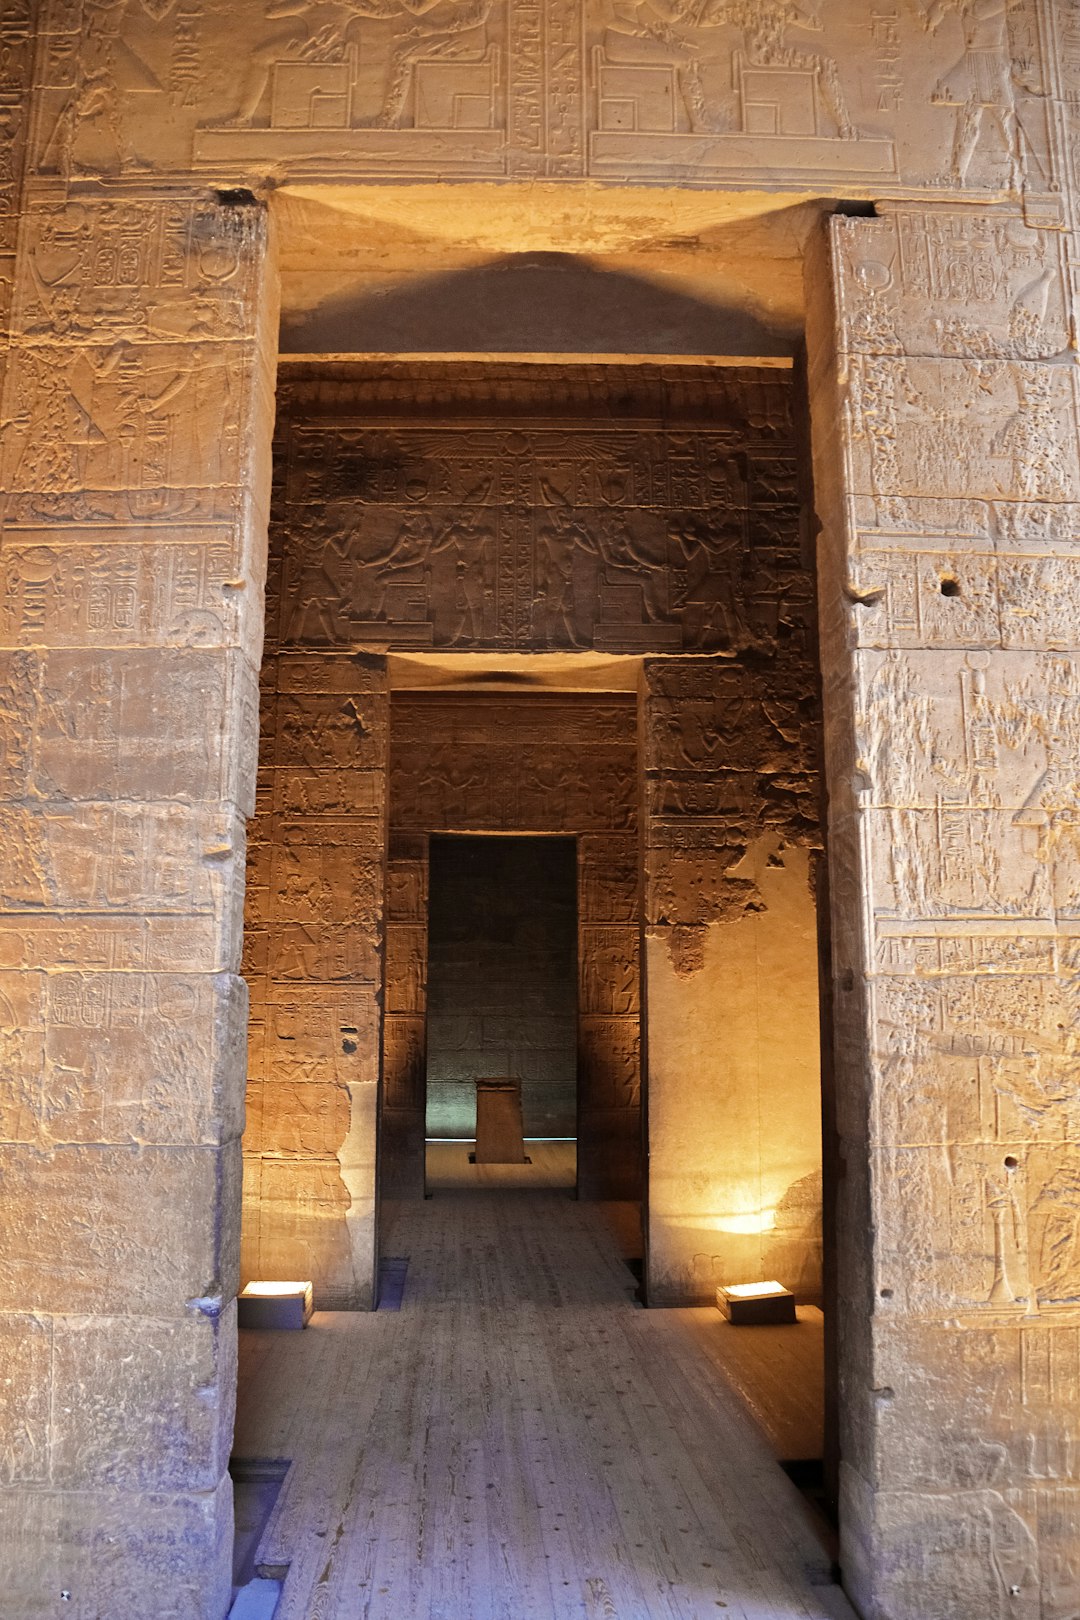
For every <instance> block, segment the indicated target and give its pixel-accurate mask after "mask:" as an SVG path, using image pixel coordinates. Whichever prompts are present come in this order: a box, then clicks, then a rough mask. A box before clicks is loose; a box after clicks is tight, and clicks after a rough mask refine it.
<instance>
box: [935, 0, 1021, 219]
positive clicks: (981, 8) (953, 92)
mask: <svg viewBox="0 0 1080 1620" xmlns="http://www.w3.org/2000/svg"><path fill="white" fill-rule="evenodd" d="M1020 4H1022V0H930V5H929V6H928V7H927V8H926V10H925V11H923V12H922V21H923V26H924V27H925V28H927V29H928V30H929V31H930V32H931V33H936V32H937V30H938V28H939V27H940V26H941V24H942V22H943V21H944V20H945V18H946V17H947V16H948V15H949V13H950V12H953V13H955V14H956V16H958V17H959V19H960V25H961V29H962V31H963V40H964V54H963V55H962V56H961V57H960V59H959V61H957V62H956V63H954V65H953V66H952V67H951V68H950V69H949V71H948V72H947V73H946V74H945V76H944V77H943V78H941V79H939V81H938V83H937V84H936V85H935V86H934V89H933V91H932V93H931V98H930V99H931V100H932V101H933V102H934V103H935V104H936V105H937V106H939V107H955V108H956V109H957V112H956V128H955V131H954V134H953V147H952V162H951V165H950V169H949V173H948V175H947V176H946V178H947V179H948V181H949V182H950V183H951V184H952V185H955V186H962V185H963V184H964V182H965V181H966V179H967V175H968V170H969V169H970V167H971V160H972V158H973V157H974V156H975V150H976V148H977V146H978V144H979V139H980V137H981V135H982V130H983V124H984V121H986V120H989V122H990V123H991V124H993V125H995V126H996V127H997V130H998V133H999V135H1000V136H1001V140H1002V144H1003V146H1004V148H1005V151H1006V153H1007V154H1008V159H1009V184H1010V186H1011V187H1012V188H1013V190H1016V191H1018V190H1019V189H1020V187H1021V183H1022V180H1023V156H1022V153H1021V151H1020V131H1019V126H1018V124H1017V120H1016V91H1015V83H1016V78H1017V68H1016V66H1015V65H1014V63H1013V61H1012V56H1011V52H1010V48H1009V12H1010V11H1012V10H1014V9H1015V8H1016V7H1017V6H1018V5H1020ZM1021 82H1023V81H1021Z"/></svg>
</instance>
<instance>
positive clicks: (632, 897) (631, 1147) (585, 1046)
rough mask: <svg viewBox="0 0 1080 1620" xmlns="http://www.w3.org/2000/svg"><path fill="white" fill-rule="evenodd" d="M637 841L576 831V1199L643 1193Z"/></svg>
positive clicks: (624, 835)
mask: <svg viewBox="0 0 1080 1620" xmlns="http://www.w3.org/2000/svg"><path fill="white" fill-rule="evenodd" d="M638 888H639V883H638V841H637V838H636V836H634V835H633V834H632V833H631V834H628V833H626V832H621V831H612V832H607V833H584V834H582V835H581V836H580V837H579V838H578V1071H577V1085H578V1104H577V1106H578V1150H577V1185H578V1197H579V1198H614V1199H635V1198H640V1197H641V1162H642V1140H641V997H640V982H641V966H640V949H639V946H640V932H641V929H640V922H639V917H638Z"/></svg>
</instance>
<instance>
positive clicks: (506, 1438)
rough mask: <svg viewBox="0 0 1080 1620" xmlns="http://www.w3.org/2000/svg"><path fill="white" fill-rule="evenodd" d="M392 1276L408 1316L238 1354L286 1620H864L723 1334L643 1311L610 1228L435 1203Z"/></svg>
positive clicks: (275, 1339) (512, 1210)
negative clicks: (282, 1465) (401, 1279)
mask: <svg viewBox="0 0 1080 1620" xmlns="http://www.w3.org/2000/svg"><path fill="white" fill-rule="evenodd" d="M394 1251H395V1253H396V1254H398V1255H401V1256H406V1255H407V1256H408V1260H409V1268H408V1274H407V1278H406V1284H405V1289H404V1295H403V1298H402V1303H401V1308H400V1310H396V1311H389V1312H376V1313H374V1314H371V1315H352V1314H333V1313H317V1314H316V1316H315V1317H314V1319H313V1321H312V1323H311V1325H310V1327H309V1328H308V1329H307V1330H306V1331H305V1332H302V1333H291V1334H290V1333H270V1332H247V1333H244V1334H242V1335H241V1381H240V1400H239V1407H238V1415H237V1435H236V1450H237V1452H239V1453H240V1454H242V1455H244V1456H246V1457H258V1456H276V1457H289V1458H291V1459H292V1466H291V1468H290V1470H289V1474H288V1476H287V1478H286V1480H285V1483H284V1486H283V1488H282V1491H281V1494H280V1496H279V1497H278V1501H277V1504H276V1507H275V1509H274V1513H273V1515H272V1518H271V1520H270V1523H269V1525H268V1526H267V1529H266V1532H265V1534H264V1536H263V1538H262V1542H261V1544H260V1547H259V1551H258V1555H257V1564H258V1566H259V1567H260V1568H262V1569H264V1570H266V1571H267V1572H268V1573H278V1572H279V1571H280V1570H281V1569H282V1568H283V1567H284V1566H288V1573H287V1577H286V1579H285V1587H284V1592H283V1595H282V1600H281V1605H280V1608H279V1610H278V1616H277V1620H405V1617H408V1620H571V1617H584V1620H593V1617H597V1620H599V1617H604V1620H702V1617H704V1616H706V1615H707V1616H715V1615H719V1614H723V1615H724V1616H725V1620H827V1617H828V1620H841V1617H848V1620H850V1617H851V1611H850V1609H849V1608H848V1607H847V1605H846V1603H845V1601H844V1599H843V1597H842V1596H841V1594H840V1592H839V1589H838V1588H837V1587H836V1586H835V1585H833V1584H831V1572H830V1563H829V1557H828V1553H827V1552H826V1550H825V1549H824V1547H823V1545H822V1543H821V1541H820V1540H819V1539H818V1537H817V1535H816V1534H815V1531H814V1528H813V1522H812V1519H811V1516H810V1514H809V1512H808V1510H807V1508H806V1505H805V1503H804V1501H803V1498H802V1497H801V1496H800V1495H799V1493H798V1491H797V1490H796V1489H795V1488H794V1486H793V1485H792V1484H791V1483H790V1481H789V1480H788V1479H787V1477H786V1475H785V1474H784V1473H783V1471H782V1470H781V1469H780V1467H779V1466H778V1464H777V1463H776V1461H775V1459H774V1456H773V1454H772V1453H771V1451H770V1448H769V1444H768V1442H767V1440H766V1438H765V1436H764V1434H763V1433H762V1431H761V1429H760V1428H759V1427H758V1425H757V1423H755V1421H754V1420H753V1419H752V1418H751V1417H750V1416H748V1414H747V1412H746V1410H745V1408H744V1405H743V1402H742V1400H741V1398H740V1396H739V1395H738V1394H737V1393H736V1390H735V1388H734V1387H733V1385H732V1383H731V1382H730V1381H729V1379H728V1376H727V1375H726V1374H725V1371H724V1358H723V1356H722V1355H717V1354H716V1353H715V1351H716V1345H717V1343H718V1342H719V1338H718V1336H719V1335H721V1334H723V1332H724V1324H723V1323H722V1322H721V1320H720V1317H719V1315H718V1313H712V1317H714V1318H715V1320H713V1319H712V1317H710V1316H709V1314H708V1313H704V1312H701V1311H677V1310H663V1311H645V1310H642V1309H641V1308H640V1307H639V1306H638V1304H637V1303H636V1300H635V1292H636V1282H635V1278H634V1276H633V1275H632V1273H631V1271H630V1270H629V1268H628V1267H627V1265H626V1264H625V1261H624V1260H623V1258H622V1257H621V1255H620V1248H619V1245H618V1243H617V1242H616V1241H615V1238H614V1236H613V1233H612V1227H611V1225H610V1223H609V1222H608V1221H607V1220H606V1219H605V1217H604V1214H603V1212H602V1210H600V1209H598V1208H597V1207H595V1206H592V1205H589V1204H586V1203H578V1202H577V1201H576V1200H575V1199H573V1198H572V1197H571V1196H569V1195H568V1194H567V1192H566V1191H563V1190H558V1189H543V1190H539V1189H538V1190H534V1191H529V1190H502V1189H498V1190H492V1189H488V1190H481V1191H460V1190H458V1191H452V1190H444V1191H437V1192H436V1193H435V1195H434V1196H433V1197H432V1198H430V1199H429V1200H427V1201H426V1202H424V1203H422V1204H420V1203H418V1204H416V1205H414V1206H412V1207H411V1208H408V1209H406V1210H405V1211H404V1213H402V1215H401V1216H400V1218H399V1221H398V1224H397V1227H396V1229H395V1233H394Z"/></svg>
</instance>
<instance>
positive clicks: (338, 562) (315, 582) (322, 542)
mask: <svg viewBox="0 0 1080 1620" xmlns="http://www.w3.org/2000/svg"><path fill="white" fill-rule="evenodd" d="M354 552H355V548H354V546H353V545H352V543H351V537H350V536H349V535H348V534H347V533H345V532H344V531H343V530H340V529H331V530H330V531H329V532H327V531H325V530H322V531H320V530H318V529H316V530H313V531H309V532H308V533H306V534H304V535H303V536H302V543H301V544H300V545H298V546H296V547H295V548H294V551H293V556H294V558H295V561H294V562H293V567H294V568H295V569H296V577H295V579H294V581H293V583H292V589H291V591H290V595H289V601H290V607H291V611H290V614H289V622H288V624H287V626H286V630H285V633H286V635H287V636H288V638H289V640H291V641H314V642H332V641H336V640H337V639H338V635H339V632H338V616H339V614H340V612H341V607H342V604H343V603H345V602H348V601H350V600H351V586H352V579H353V560H354Z"/></svg>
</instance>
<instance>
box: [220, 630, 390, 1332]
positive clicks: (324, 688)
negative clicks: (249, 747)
mask: <svg viewBox="0 0 1080 1620" xmlns="http://www.w3.org/2000/svg"><path fill="white" fill-rule="evenodd" d="M262 684H263V754H262V762H261V770H260V791H259V799H258V805H257V811H256V815H255V818H254V821H253V823H252V847H251V856H252V858H251V866H250V870H249V884H248V891H247V933H246V939H245V952H246V955H245V973H246V975H247V979H248V984H249V986H250V990H251V1003H252V1009H251V1029H250V1033H249V1043H248V1044H249V1051H248V1111H249V1121H248V1130H247V1134H246V1137H245V1155H246V1172H245V1179H246V1186H245V1197H246V1204H245V1234H244V1251H243V1274H244V1281H247V1280H249V1279H251V1278H256V1279H266V1278H268V1279H271V1280H273V1279H274V1278H278V1277H293V1276H302V1277H304V1278H310V1279H311V1280H312V1281H313V1282H314V1284H315V1290H316V1299H317V1302H318V1304H319V1306H320V1308H322V1309H327V1308H345V1309H363V1308H365V1307H367V1306H370V1305H371V1304H372V1302H373V1300H374V1292H375V1269H376V1255H377V1240H376V1216H377V1189H376V1185H375V1162H376V1152H375V1143H376V1135H377V1133H376V1125H375V1122H376V1118H377V1106H378V1104H377V1099H378V1096H379V1089H380V1074H381V1046H382V1025H383V983H384V967H383V958H384V939H383V931H384V930H383V916H384V894H385V884H386V837H387V820H386V772H387V753H388V746H389V697H388V692H387V685H386V661H385V659H384V658H381V657H379V656H378V655H368V654H359V653H358V654H349V655H344V656H343V655H323V656H311V655H300V656H296V655H280V656H271V657H269V658H268V659H267V661H266V664H265V665H264V669H263V676H262ZM327 781H330V782H332V784H333V790H332V791H331V790H328V789H324V787H323V784H324V782H327Z"/></svg>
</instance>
